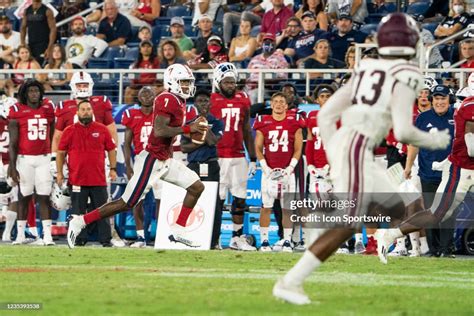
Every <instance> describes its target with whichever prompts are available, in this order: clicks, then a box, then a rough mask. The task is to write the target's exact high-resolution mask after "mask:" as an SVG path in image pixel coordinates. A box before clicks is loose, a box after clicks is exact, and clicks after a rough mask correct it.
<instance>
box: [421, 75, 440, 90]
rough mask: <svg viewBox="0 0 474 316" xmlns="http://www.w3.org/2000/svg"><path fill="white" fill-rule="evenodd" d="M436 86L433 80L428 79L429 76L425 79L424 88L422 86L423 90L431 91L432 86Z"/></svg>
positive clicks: (436, 83)
mask: <svg viewBox="0 0 474 316" xmlns="http://www.w3.org/2000/svg"><path fill="white" fill-rule="evenodd" d="M437 85H438V82H437V81H436V79H435V78H433V77H430V76H426V77H425V86H424V88H425V89H430V90H431V88H433V87H434V86H437Z"/></svg>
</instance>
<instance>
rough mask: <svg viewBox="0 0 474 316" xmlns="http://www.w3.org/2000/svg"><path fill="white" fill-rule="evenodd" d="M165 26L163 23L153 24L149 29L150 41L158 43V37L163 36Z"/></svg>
mask: <svg viewBox="0 0 474 316" xmlns="http://www.w3.org/2000/svg"><path fill="white" fill-rule="evenodd" d="M164 28H166V26H165V25H160V24H158V25H155V26H154V27H153V29H152V30H151V34H152V35H151V41H152V42H153V44H154V45H158V44H159V43H160V39H161V37H162V36H163V29H164Z"/></svg>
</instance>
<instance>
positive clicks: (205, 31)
mask: <svg viewBox="0 0 474 316" xmlns="http://www.w3.org/2000/svg"><path fill="white" fill-rule="evenodd" d="M198 28H199V37H198V38H197V39H196V40H195V41H194V47H193V48H192V49H191V51H189V52H185V51H184V52H183V53H184V58H186V60H190V59H196V58H198V57H202V55H203V54H204V52H205V51H206V49H207V40H208V39H209V38H210V37H211V35H215V34H214V33H213V32H212V19H211V18H210V17H209V16H208V15H207V14H204V15H202V16H201V17H200V18H199V23H198Z"/></svg>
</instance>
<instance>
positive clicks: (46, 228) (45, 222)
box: [41, 219, 53, 239]
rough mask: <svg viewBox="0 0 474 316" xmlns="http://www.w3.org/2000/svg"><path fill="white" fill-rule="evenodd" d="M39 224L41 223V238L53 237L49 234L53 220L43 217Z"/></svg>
mask: <svg viewBox="0 0 474 316" xmlns="http://www.w3.org/2000/svg"><path fill="white" fill-rule="evenodd" d="M41 224H43V239H53V237H52V236H51V225H52V224H53V221H52V220H50V219H44V220H42V221H41Z"/></svg>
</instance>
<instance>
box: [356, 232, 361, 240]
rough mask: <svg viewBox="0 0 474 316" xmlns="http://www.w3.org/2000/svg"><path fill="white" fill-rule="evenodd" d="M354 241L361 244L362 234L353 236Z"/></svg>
mask: <svg viewBox="0 0 474 316" xmlns="http://www.w3.org/2000/svg"><path fill="white" fill-rule="evenodd" d="M355 241H356V242H362V233H357V234H355Z"/></svg>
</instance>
